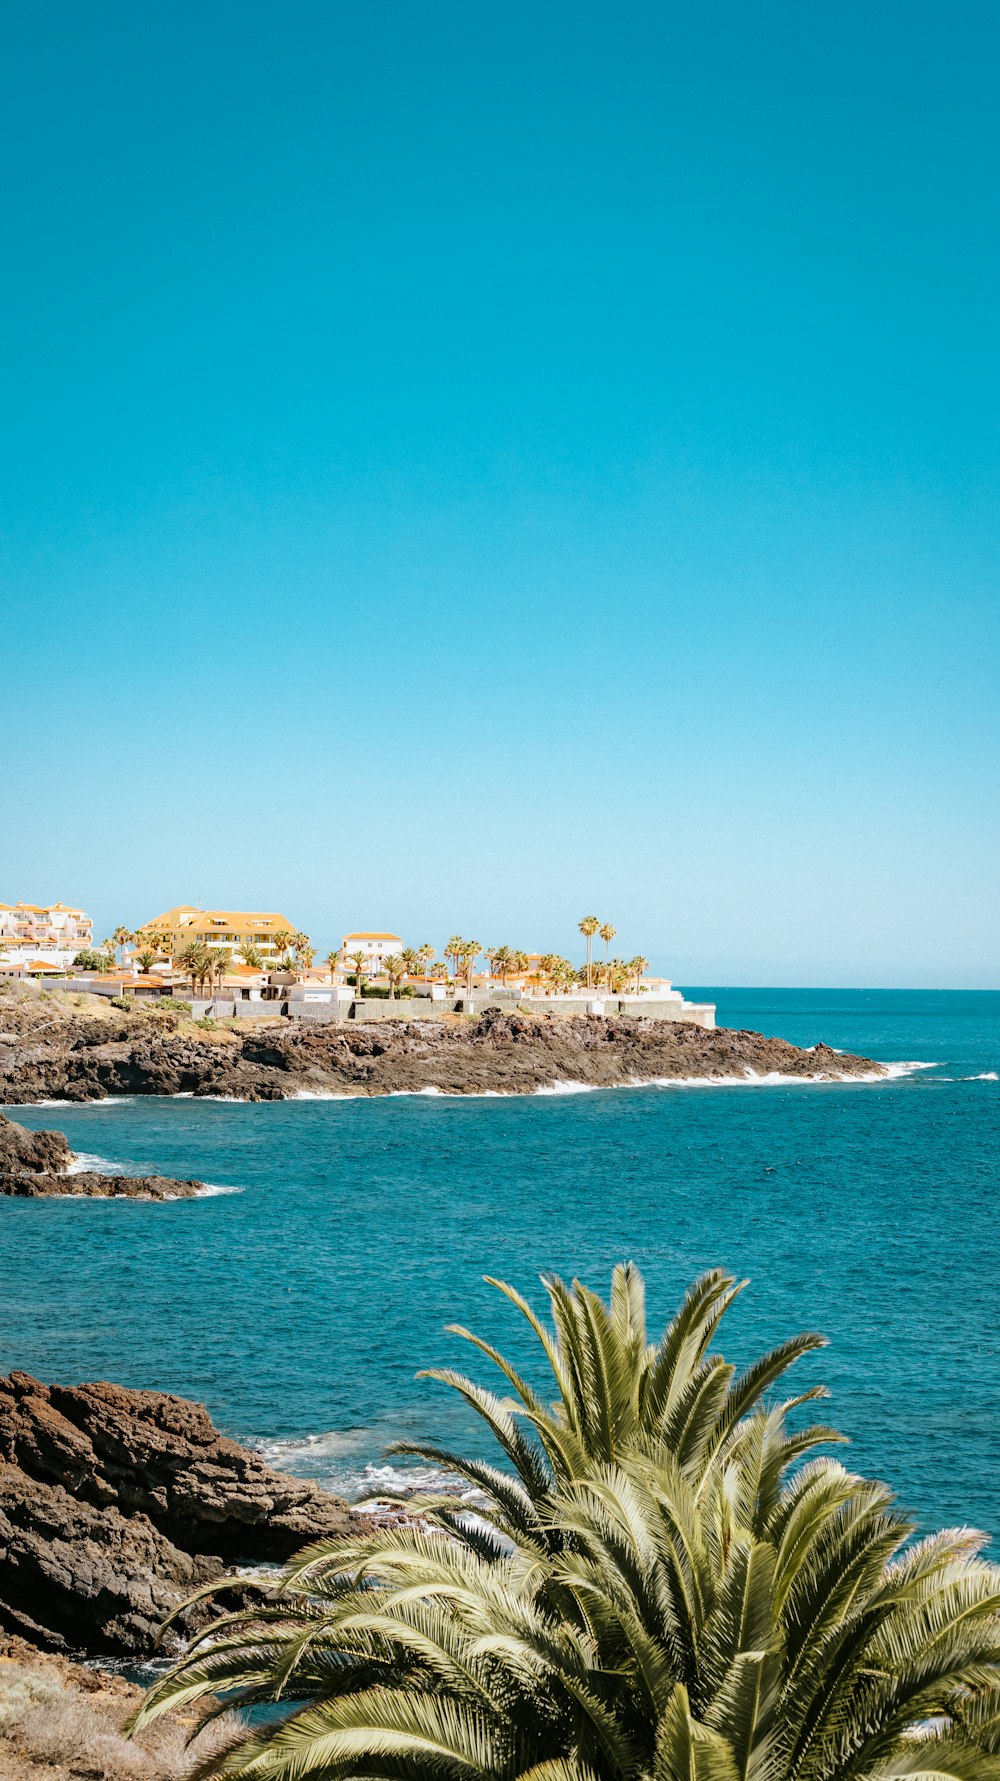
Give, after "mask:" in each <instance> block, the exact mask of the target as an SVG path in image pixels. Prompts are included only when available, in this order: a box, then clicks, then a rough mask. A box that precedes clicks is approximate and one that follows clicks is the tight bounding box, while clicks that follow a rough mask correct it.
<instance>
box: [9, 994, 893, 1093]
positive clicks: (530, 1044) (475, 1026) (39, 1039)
mask: <svg viewBox="0 0 1000 1781" xmlns="http://www.w3.org/2000/svg"><path fill="white" fill-rule="evenodd" d="M61 1000H62V1001H63V1002H65V1001H68V998H65V997H64V998H61ZM0 1023H2V1026H3V1028H4V1030H3V1031H2V1032H0V1104H7V1105H22V1106H24V1105H30V1104H31V1103H33V1102H37V1101H41V1100H49V1099H55V1100H66V1101H92V1100H102V1099H104V1098H105V1097H107V1096H108V1095H145V1094H151V1095H177V1094H188V1095H219V1096H224V1097H231V1098H233V1099H237V1100H245V1101H265V1100H266V1101H273V1100H284V1099H287V1098H289V1097H293V1096H296V1095H302V1094H306V1095H336V1094H345V1095H383V1094H390V1093H399V1092H409V1093H419V1092H420V1091H421V1090H434V1089H437V1090H439V1091H440V1092H441V1093H445V1094H484V1093H494V1094H497V1093H499V1094H532V1093H534V1092H535V1091H537V1090H538V1089H540V1088H542V1089H544V1088H551V1087H552V1086H554V1085H556V1084H559V1083H561V1082H572V1083H578V1084H581V1085H583V1086H586V1087H590V1088H613V1087H625V1086H628V1085H630V1084H639V1083H645V1082H654V1081H683V1080H685V1079H688V1080H691V1079H694V1080H698V1081H713V1080H714V1081H725V1080H727V1079H733V1078H736V1079H743V1080H745V1079H747V1078H750V1077H753V1076H768V1075H772V1074H777V1075H780V1076H789V1077H794V1078H798V1079H806V1080H819V1081H837V1080H843V1079H851V1078H853V1079H858V1078H863V1079H873V1078H877V1077H880V1076H884V1075H885V1074H886V1068H885V1065H884V1064H879V1063H876V1062H874V1061H873V1060H872V1059H871V1058H862V1057H854V1056H851V1055H848V1054H845V1053H842V1052H835V1051H833V1050H832V1049H831V1048H830V1047H829V1046H826V1045H823V1044H820V1045H817V1046H816V1047H815V1048H814V1049H813V1050H803V1049H802V1048H801V1047H799V1046H796V1045H790V1044H789V1043H788V1042H787V1041H786V1040H784V1039H771V1038H766V1037H765V1036H764V1035H763V1034H762V1033H756V1032H739V1031H736V1030H732V1029H727V1028H724V1027H718V1028H714V1029H712V1030H705V1029H704V1028H702V1027H696V1026H687V1025H683V1024H681V1023H679V1022H675V1021H662V1020H644V1019H642V1020H640V1019H630V1018H628V1017H627V1016H625V1017H623V1016H617V1017H613V1016H607V1017H606V1016H600V1015H593V1016H572V1017H562V1016H559V1015H557V1014H552V1013H538V1014H526V1013H522V1012H517V1013H506V1012H502V1011H500V1010H498V1009H488V1010H487V1011H486V1013H484V1014H483V1015H481V1016H479V1017H478V1018H465V1017H463V1016H456V1017H455V1020H454V1022H453V1023H452V1022H447V1021H436V1022H433V1023H432V1022H429V1021H427V1022H420V1021H413V1020H407V1019H405V1018H400V1019H399V1020H398V1021H384V1022H380V1023H379V1024H378V1026H377V1027H372V1026H368V1025H362V1026H357V1027H355V1026H353V1025H350V1024H347V1023H343V1024H337V1025H336V1026H322V1025H310V1024H307V1023H305V1022H302V1023H298V1022H294V1023H293V1022H290V1021H286V1020H278V1021H275V1022H268V1023H267V1024H266V1025H262V1026H261V1028H260V1029H259V1030H254V1025H255V1024H256V1023H253V1025H252V1024H251V1023H250V1022H233V1023H232V1024H231V1025H230V1026H229V1027H226V1028H219V1029H216V1030H212V1031H202V1030H199V1029H197V1028H195V1027H193V1025H192V1023H190V1022H187V1023H183V1022H180V1023H179V1022H178V1021H177V1019H176V1017H174V1016H173V1015H168V1016H167V1017H166V1018H165V1019H164V1018H162V1017H157V1016H156V1015H154V1014H142V1013H133V1014H128V1015H118V1014H117V1013H114V1012H105V1011H103V1010H102V1011H101V1016H100V1017H98V1016H96V1015H95V1014H93V1013H91V1012H89V1011H80V1010H77V1009H75V1008H63V1007H60V1006H59V1005H58V1003H57V1000H56V998H55V997H54V996H53V997H51V998H50V999H49V1001H48V1002H45V1001H43V1000H42V999H41V997H34V998H32V997H24V998H22V999H19V1000H13V999H7V998H5V999H4V1001H3V1004H2V1008H0ZM248 1028H249V1029H250V1030H247V1029H248Z"/></svg>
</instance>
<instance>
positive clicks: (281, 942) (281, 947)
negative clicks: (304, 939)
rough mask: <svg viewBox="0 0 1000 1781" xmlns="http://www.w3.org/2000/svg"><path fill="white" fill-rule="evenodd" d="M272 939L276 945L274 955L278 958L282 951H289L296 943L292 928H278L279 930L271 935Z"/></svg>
mask: <svg viewBox="0 0 1000 1781" xmlns="http://www.w3.org/2000/svg"><path fill="white" fill-rule="evenodd" d="M271 941H272V944H273V946H274V957H275V958H276V959H277V958H280V956H281V954H282V953H284V952H287V951H288V949H289V947H290V946H292V945H293V944H294V941H295V935H294V934H293V933H292V932H291V929H290V928H278V929H277V931H276V932H275V933H273V934H272V935H271Z"/></svg>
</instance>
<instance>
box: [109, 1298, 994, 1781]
mask: <svg viewBox="0 0 1000 1781" xmlns="http://www.w3.org/2000/svg"><path fill="white" fill-rule="evenodd" d="M494 1284H495V1285H497V1286H498V1287H499V1290H500V1292H501V1293H503V1294H504V1295H505V1297H506V1299H507V1300H508V1301H509V1302H510V1303H511V1304H512V1305H513V1306H514V1307H515V1308H516V1309H517V1311H518V1312H519V1313H520V1314H521V1316H522V1317H523V1318H524V1320H525V1322H526V1324H527V1327H528V1330H529V1332H530V1335H531V1338H532V1341H533V1344H534V1345H535V1349H536V1356H537V1359H538V1360H539V1362H540V1363H541V1364H542V1365H543V1366H544V1368H545V1369H546V1372H547V1376H548V1385H547V1390H546V1391H544V1392H543V1391H542V1390H541V1389H539V1387H538V1386H536V1385H535V1384H533V1383H531V1382H529V1380H528V1379H527V1378H525V1377H524V1375H523V1373H522V1371H521V1369H520V1367H519V1366H516V1365H515V1364H513V1363H512V1362H511V1361H510V1360H508V1359H507V1358H506V1357H505V1355H504V1354H503V1353H502V1352H501V1351H500V1349H499V1348H497V1347H496V1346H495V1345H494V1344H493V1343H492V1342H491V1341H488V1340H485V1339H483V1338H481V1337H479V1336H477V1335H474V1334H472V1333H471V1332H469V1331H467V1330H465V1329H463V1328H461V1327H457V1328H456V1331H455V1333H456V1334H458V1335H459V1336H461V1337H463V1338H465V1339H466V1340H467V1341H468V1342H469V1343H471V1344H472V1345H473V1347H474V1348H475V1350H476V1351H477V1356H478V1357H481V1358H482V1357H484V1358H485V1359H486V1360H487V1361H488V1362H489V1363H490V1364H491V1365H492V1366H493V1367H494V1368H495V1369H496V1370H497V1371H498V1373H499V1375H500V1380H501V1392H502V1394H503V1395H498V1394H497V1393H495V1392H492V1391H489V1390H487V1389H485V1388H484V1387H483V1386H481V1385H479V1384H477V1383H475V1382H474V1381H473V1380H471V1379H469V1378H467V1377H465V1376H464V1375H462V1374H461V1373H459V1372H454V1371H451V1370H447V1371H434V1372H433V1373H431V1374H430V1375H429V1377H431V1378H434V1379H437V1380H439V1381H440V1382H442V1383H443V1384H445V1385H446V1386H448V1387H449V1388H450V1389H452V1390H453V1391H455V1392H456V1393H457V1394H458V1396H459V1397H460V1398H461V1399H462V1400H463V1402H464V1404H465V1405H466V1406H467V1407H468V1408H470V1409H471V1410H472V1411H474V1412H475V1413H476V1415H477V1416H478V1417H479V1418H480V1419H481V1421H482V1423H483V1425H484V1426H485V1429H486V1430H487V1432H488V1434H489V1436H490V1439H491V1442H492V1444H493V1447H494V1449H495V1452H496V1461H495V1462H494V1461H487V1460H484V1459H480V1458H476V1457H468V1456H465V1455H463V1454H460V1453H454V1452H451V1451H448V1450H446V1449H442V1448H438V1447H436V1446H427V1445H414V1444H404V1445H401V1446H399V1447H397V1448H396V1449H395V1451H396V1452H398V1453H408V1454H414V1455H417V1456H419V1457H420V1458H422V1459H423V1460H424V1461H427V1462H430V1463H431V1464H433V1465H434V1466H437V1467H442V1468H444V1469H445V1470H447V1471H450V1472H451V1473H453V1474H456V1475H457V1477H458V1478H459V1479H460V1480H461V1481H462V1483H463V1484H464V1486H466V1487H467V1488H468V1489H469V1490H472V1491H474V1492H475V1493H476V1497H475V1513H474V1514H470V1513H469V1511H468V1508H467V1507H466V1506H463V1504H462V1502H461V1500H460V1499H457V1498H456V1497H455V1496H454V1495H451V1496H448V1495H438V1496H432V1497H427V1498H425V1499H422V1500H419V1501H418V1502H417V1503H415V1504H414V1505H413V1509H414V1510H415V1514H414V1515H413V1516H412V1517H411V1519H410V1520H409V1522H407V1523H404V1524H402V1525H397V1526H393V1527H389V1528H385V1527H383V1528H380V1529H378V1530H376V1531H374V1532H367V1533H363V1534H359V1535H357V1536H349V1537H348V1538H347V1539H344V1540H320V1541H319V1542H317V1543H315V1544H314V1545H312V1546H311V1547H308V1548H307V1549H305V1550H304V1551H302V1552H301V1553H300V1554H299V1555H298V1557H297V1558H295V1559H293V1560H292V1561H291V1562H290V1563H289V1564H288V1565H287V1567H286V1568H285V1570H284V1572H283V1573H282V1574H281V1575H280V1577H279V1578H278V1579H277V1580H276V1581H275V1583H274V1584H273V1586H272V1587H270V1588H269V1590H268V1591H267V1594H266V1597H265V1600H264V1605H263V1607H260V1606H256V1607H250V1608H248V1607H247V1606H246V1605H245V1604H241V1605H240V1606H239V1607H238V1608H237V1609H236V1611H235V1612H234V1613H232V1614H229V1615H224V1616H222V1617H221V1618H219V1619H217V1620H216V1621H215V1622H214V1623H213V1624H211V1625H210V1626H209V1627H208V1629H207V1630H206V1631H205V1632H204V1633H203V1634H201V1635H200V1636H199V1637H197V1638H196V1639H195V1640H194V1642H193V1643H192V1645H191V1646H190V1647H189V1649H188V1651H187V1654H186V1655H185V1656H184V1658H183V1659H182V1660H181V1661H180V1662H179V1663H178V1664H177V1665H176V1666H175V1667H174V1668H173V1669H172V1671H171V1672H170V1673H169V1674H168V1675H167V1676H165V1677H164V1678H163V1679H161V1680H160V1681H158V1682H157V1683H156V1684H155V1685H154V1687H153V1688H152V1689H151V1691H150V1693H149V1695H148V1696H147V1697H146V1700H145V1701H144V1703H143V1705H142V1706H141V1708H140V1709H139V1711H138V1712H137V1714H136V1715H135V1716H134V1720H133V1726H134V1727H135V1728H140V1727H144V1726H146V1725H148V1724H149V1723H150V1722H152V1721H154V1720H155V1719H156V1718H157V1717H158V1716H159V1715H160V1714H162V1713H164V1712H167V1711H169V1710H171V1709H174V1710H177V1709H185V1710H186V1709H188V1708H189V1707H190V1706H191V1705H192V1704H193V1703H196V1702H199V1701H202V1700H204V1699H205V1698H206V1697H213V1698H215V1699H219V1698H222V1699H224V1700H225V1701H226V1703H227V1705H228V1706H229V1707H234V1706H237V1707H239V1706H242V1707H250V1706H258V1707H260V1706H263V1705H264V1704H265V1703H270V1704H271V1705H270V1708H269V1714H268V1717H267V1718H265V1719H263V1720H259V1721H258V1723H256V1724H254V1725H252V1726H249V1727H245V1728H244V1730H243V1731H242V1732H241V1734H240V1735H239V1736H238V1737H237V1739H236V1740H235V1741H234V1743H233V1744H232V1746H231V1748H230V1749H229V1750H228V1752H226V1753H224V1754H220V1755H215V1756H210V1757H209V1758H208V1759H207V1761H206V1763H205V1765H204V1767H203V1768H202V1769H200V1771H199V1773H200V1774H201V1775H203V1776H205V1777H208V1776H220V1777H222V1776H225V1777H230V1778H231V1781H236V1778H238V1777H247V1778H249V1777H250V1776H251V1775H253V1776H264V1775H266V1776H268V1777H269V1778H271V1781H305V1778H306V1777H320V1776H325V1777H338V1778H339V1777H345V1778H346V1777H348V1776H360V1775H366V1776H372V1777H375V1776H384V1777H390V1776H391V1777H395V1778H402V1777H407V1778H410V1777H412V1778H413V1781H445V1778H448V1781H459V1778H460V1777H477V1778H479V1777H482V1778H483V1781H485V1778H486V1777H489V1778H490V1781H507V1778H508V1777H509V1778H510V1781H515V1778H516V1777H529V1776H530V1777H531V1778H532V1781H647V1778H648V1781H917V1778H918V1777H919V1778H921V1781H944V1778H945V1777H953V1778H954V1781H997V1776H998V1774H1000V1754H998V1753H1000V1573H998V1571H997V1568H996V1567H994V1566H992V1565H990V1564H987V1563H986V1562H984V1561H983V1560H982V1559H981V1558H980V1557H979V1549H980V1547H981V1546H982V1544H983V1543H984V1536H981V1535H978V1534H976V1533H974V1532H972V1531H970V1530H969V1529H967V1528H962V1529H958V1530H950V1531H946V1532H942V1533H938V1534H935V1535H933V1536H932V1537H930V1538H928V1539H924V1540H922V1541H920V1542H918V1543H916V1544H911V1543H910V1542H911V1537H912V1535H913V1532H914V1529H913V1526H912V1524H911V1523H910V1522H909V1521H908V1520H907V1519H906V1518H905V1517H904V1516H903V1515H901V1514H900V1513H899V1511H898V1510H897V1509H896V1507H895V1504H894V1501H893V1497H892V1494H891V1492H890V1491H889V1489H888V1488H887V1487H886V1486H885V1485H884V1484H881V1483H877V1482H874V1481H871V1480H868V1479H865V1478H862V1477H859V1476H857V1475H856V1474H854V1473H852V1472H850V1471H848V1470H847V1469H846V1468H845V1467H844V1466H843V1465H842V1464H841V1463H840V1462H839V1461H838V1460H836V1459H835V1458H833V1457H831V1456H830V1455H829V1454H826V1453H821V1451H820V1450H821V1449H824V1448H828V1447H829V1446H830V1445H831V1444H833V1443H836V1442H838V1441H839V1440H840V1439H841V1437H840V1436H839V1435H838V1434H837V1433H836V1432H835V1431H834V1430H832V1429H830V1428H828V1427H826V1426H824V1425H822V1424H818V1425H817V1424H805V1426H804V1418H803V1417H802V1416H801V1414H800V1412H801V1410H802V1408H803V1407H804V1406H805V1405H807V1404H809V1403H810V1402H811V1401H813V1400H815V1399H817V1398H819V1397H821V1396H822V1395H824V1394H823V1391H822V1388H821V1387H818V1386H815V1385H813V1386H811V1387H808V1388H807V1389H805V1390H803V1391H800V1392H798V1393H793V1394H792V1395H790V1396H787V1397H784V1398H782V1399H780V1400H777V1401H776V1400H775V1399H774V1396H773V1393H774V1391H775V1388H777V1387H779V1386H780V1385H781V1383H782V1382H783V1380H784V1377H785V1375H786V1373H787V1372H788V1369H789V1368H790V1367H791V1366H792V1365H793V1364H794V1363H795V1362H797V1361H798V1360H799V1359H800V1358H802V1357H803V1356H805V1355H807V1354H808V1353H810V1351H812V1350H814V1349H816V1348H818V1347H819V1346H820V1345H821V1338H820V1337H818V1336H816V1335H813V1334H805V1335H800V1336H798V1337H795V1338H793V1339H791V1340H790V1341H787V1342H784V1343H782V1344H781V1345H780V1346H778V1347H777V1348H775V1349H773V1350H772V1351H771V1352H769V1353H767V1354H764V1355H763V1356H761V1357H760V1358H759V1359H758V1360H757V1361H755V1362H754V1363H753V1364H751V1365H750V1366H749V1367H747V1368H746V1369H745V1370H744V1371H743V1372H737V1370H736V1368H735V1367H734V1366H733V1365H731V1364H730V1363H727V1362H726V1361H725V1360H724V1359H723V1358H722V1356H721V1355H719V1354H717V1353H714V1352H713V1351H712V1348H711V1344H712V1342H713V1339H714V1337H715V1336H716V1334H717V1331H718V1329H719V1325H720V1323H721V1321H722V1319H723V1317H724V1315H725V1313H726V1312H727V1310H728V1308H729V1307H730V1305H731V1304H732V1302H733V1300H734V1298H735V1297H736V1295H737V1293H738V1292H739V1291H740V1290H741V1289H740V1286H739V1285H737V1283H736V1282H735V1281H734V1280H733V1279H732V1278H731V1277H729V1276H728V1275H726V1274H724V1273H723V1272H722V1271H721V1270H715V1271H713V1272H711V1273H709V1274H706V1275H705V1276H703V1277H702V1278H701V1279H700V1280H699V1281H697V1282H696V1284H695V1285H694V1286H693V1287H692V1288H691V1290H690V1291H689V1293H688V1294H687V1296H686V1298H685V1300H684V1302H683V1304H682V1305H681V1307H680V1309H679V1311H678V1313H677V1315H676V1316H675V1318H674V1319H673V1321H672V1322H671V1323H670V1325H669V1327H668V1328H667V1330H666V1331H665V1333H664V1335H663V1336H662V1337H661V1338H660V1339H659V1340H658V1341H650V1338H649V1335H648V1332H647V1328H646V1316H645V1303H644V1289H643V1282H642V1279H641V1277H640V1275H639V1273H638V1272H637V1270H636V1269H635V1268H634V1267H633V1266H631V1265H628V1266H621V1267H618V1268H616V1269H615V1271H614V1274H613V1277H612V1283H611V1293H610V1300H609V1302H607V1303H605V1302H603V1301H602V1300H601V1299H600V1298H599V1297H598V1296H597V1295H596V1294H594V1293H593V1292H591V1291H589V1290H588V1289H586V1288H585V1287H583V1286H582V1285H580V1283H579V1282H574V1283H573V1284H572V1285H571V1286H567V1285H566V1284H564V1283H563V1282H562V1281H560V1280H557V1279H552V1280H548V1281H547V1282H546V1288H547V1292H548V1296H549V1306H550V1312H551V1322H550V1323H549V1324H545V1323H544V1322H543V1321H542V1319H541V1318H540V1317H539V1316H538V1315H537V1314H536V1312H535V1311H534V1310H533V1309H532V1307H531V1306H530V1305H529V1304H528V1302H527V1301H526V1300H525V1299H524V1298H522V1296H521V1295H520V1294H519V1293H518V1292H517V1291H515V1290H514V1289H513V1288H512V1287H509V1286H505V1285H503V1284H502V1283H500V1282H494ZM216 1587H217V1586H214V1585H210V1586H209V1587H208V1590H206V1591H203V1592H201V1594H202V1596H204V1595H206V1594H208V1593H211V1592H213V1591H214V1590H215V1588H216ZM274 1703H278V1708H277V1711H275V1707H274Z"/></svg>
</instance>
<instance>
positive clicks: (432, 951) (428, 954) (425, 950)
mask: <svg viewBox="0 0 1000 1781" xmlns="http://www.w3.org/2000/svg"><path fill="white" fill-rule="evenodd" d="M436 956H437V947H436V946H432V945H431V943H430V941H429V940H425V941H424V943H423V945H422V946H418V947H417V959H418V961H419V964H420V969H421V971H422V972H423V974H424V976H425V977H433V975H434V973H433V971H432V969H431V966H432V965H433V963H434V960H435V958H436Z"/></svg>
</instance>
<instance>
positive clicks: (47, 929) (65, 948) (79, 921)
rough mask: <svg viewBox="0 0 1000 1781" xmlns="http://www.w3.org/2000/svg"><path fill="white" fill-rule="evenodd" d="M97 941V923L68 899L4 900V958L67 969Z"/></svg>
mask: <svg viewBox="0 0 1000 1781" xmlns="http://www.w3.org/2000/svg"><path fill="white" fill-rule="evenodd" d="M93 944H94V924H93V922H92V921H91V919H90V916H89V915H85V914H84V912H83V910H82V909H71V908H70V907H69V905H68V904H67V903H0V960H6V961H7V962H8V963H10V964H24V963H27V962H28V961H29V960H37V961H39V962H40V963H43V964H47V965H54V966H59V967H61V968H62V969H65V967H66V966H67V965H71V964H72V963H73V960H74V958H75V957H76V955H77V953H78V952H85V951H87V950H88V949H89V948H90V947H92V946H93Z"/></svg>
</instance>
